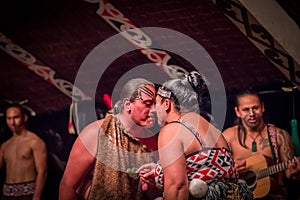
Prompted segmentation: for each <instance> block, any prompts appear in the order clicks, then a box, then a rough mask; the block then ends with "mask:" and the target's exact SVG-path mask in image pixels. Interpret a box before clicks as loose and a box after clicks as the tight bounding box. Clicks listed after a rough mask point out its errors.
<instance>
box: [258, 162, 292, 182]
mask: <svg viewBox="0 0 300 200" xmlns="http://www.w3.org/2000/svg"><path fill="white" fill-rule="evenodd" d="M287 167H288V161H286V162H282V163H279V164H276V165H273V166H270V167H268V168H266V169H262V170H258V171H256V175H257V179H260V178H264V177H266V176H270V175H273V174H276V173H279V172H281V171H283V170H285V169H286V168H287Z"/></svg>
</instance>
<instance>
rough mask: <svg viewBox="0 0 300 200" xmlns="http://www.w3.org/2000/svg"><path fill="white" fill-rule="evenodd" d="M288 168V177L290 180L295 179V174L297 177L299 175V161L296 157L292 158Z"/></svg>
mask: <svg viewBox="0 0 300 200" xmlns="http://www.w3.org/2000/svg"><path fill="white" fill-rule="evenodd" d="M288 168H289V171H290V177H291V178H292V179H296V178H297V174H298V176H299V174H300V159H299V158H297V157H294V158H293V159H292V160H291V161H289V163H288Z"/></svg>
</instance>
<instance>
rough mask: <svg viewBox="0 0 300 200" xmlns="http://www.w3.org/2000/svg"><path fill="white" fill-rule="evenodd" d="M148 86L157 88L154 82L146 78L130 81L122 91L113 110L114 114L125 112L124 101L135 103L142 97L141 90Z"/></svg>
mask: <svg viewBox="0 0 300 200" xmlns="http://www.w3.org/2000/svg"><path fill="white" fill-rule="evenodd" d="M147 85H151V86H153V87H154V88H155V85H154V84H153V83H152V82H150V81H148V80H146V79H144V78H135V79H131V80H129V81H128V82H127V83H126V84H125V85H124V87H123V88H122V91H121V93H120V98H119V100H118V101H117V102H116V103H115V105H114V109H113V112H114V114H117V113H120V112H122V111H123V110H124V104H123V100H124V99H126V98H128V99H129V100H130V101H134V100H135V99H136V98H139V97H140V95H141V94H140V92H141V91H140V90H139V89H140V88H142V87H143V86H147ZM153 96H154V94H153Z"/></svg>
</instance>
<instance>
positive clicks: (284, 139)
mask: <svg viewBox="0 0 300 200" xmlns="http://www.w3.org/2000/svg"><path fill="white" fill-rule="evenodd" d="M275 130H276V134H277V140H278V144H279V145H281V144H284V145H291V144H292V139H291V136H290V134H289V132H288V131H286V130H284V129H281V128H278V127H275Z"/></svg>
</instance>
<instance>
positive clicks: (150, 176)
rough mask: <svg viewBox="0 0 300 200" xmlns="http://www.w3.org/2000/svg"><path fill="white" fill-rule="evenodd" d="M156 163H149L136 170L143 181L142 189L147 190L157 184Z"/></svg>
mask: <svg viewBox="0 0 300 200" xmlns="http://www.w3.org/2000/svg"><path fill="white" fill-rule="evenodd" d="M155 167H156V164H155V163H148V164H144V165H142V166H141V167H140V168H139V169H138V170H136V172H137V173H139V176H140V180H141V182H142V190H143V191H147V190H149V187H151V186H152V187H153V186H155V180H154V172H155Z"/></svg>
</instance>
